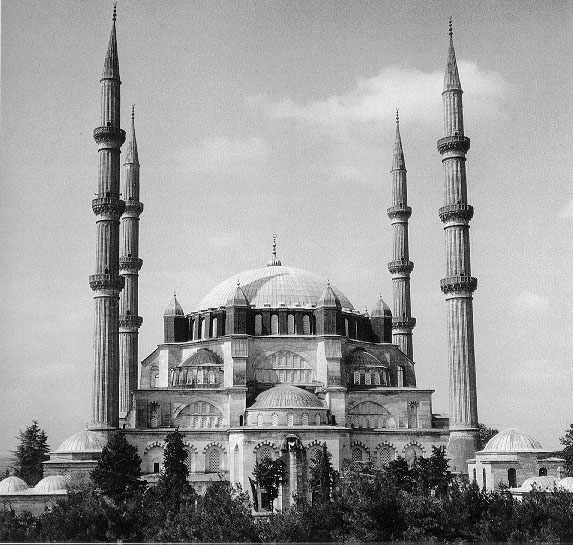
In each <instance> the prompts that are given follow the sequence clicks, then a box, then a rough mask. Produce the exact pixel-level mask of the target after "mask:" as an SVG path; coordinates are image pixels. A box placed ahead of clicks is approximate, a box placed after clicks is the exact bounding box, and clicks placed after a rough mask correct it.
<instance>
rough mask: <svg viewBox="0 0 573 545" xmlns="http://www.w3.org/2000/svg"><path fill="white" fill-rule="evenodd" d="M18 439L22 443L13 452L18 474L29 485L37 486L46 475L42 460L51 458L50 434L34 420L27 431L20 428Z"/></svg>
mask: <svg viewBox="0 0 573 545" xmlns="http://www.w3.org/2000/svg"><path fill="white" fill-rule="evenodd" d="M17 439H18V440H19V441H20V444H19V445H18V447H17V448H16V450H15V451H14V452H13V454H14V469H15V471H16V475H17V476H18V477H20V478H21V479H23V480H24V481H26V482H27V483H28V485H30V486H35V485H36V484H38V482H39V481H40V480H41V479H42V477H43V476H44V468H43V466H42V462H45V461H46V460H47V459H48V458H49V457H48V452H50V447H49V446H48V436H47V435H46V432H45V431H44V430H42V429H41V428H40V427H39V426H38V421H37V420H34V421H33V422H32V425H31V426H28V427H27V428H26V430H25V431H22V430H20V436H19V437H18V438H17Z"/></svg>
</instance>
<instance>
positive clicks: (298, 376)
mask: <svg viewBox="0 0 573 545" xmlns="http://www.w3.org/2000/svg"><path fill="white" fill-rule="evenodd" d="M255 380H256V381H257V382H262V383H264V384H276V383H277V382H306V383H312V382H314V380H315V379H314V371H313V370H312V369H279V370H274V369H257V370H256V371H255Z"/></svg>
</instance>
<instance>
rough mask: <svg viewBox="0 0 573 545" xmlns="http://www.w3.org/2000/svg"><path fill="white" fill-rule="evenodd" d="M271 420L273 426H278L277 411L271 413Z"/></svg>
mask: <svg viewBox="0 0 573 545" xmlns="http://www.w3.org/2000/svg"><path fill="white" fill-rule="evenodd" d="M271 421H272V423H273V426H278V425H279V415H278V414H277V413H273V414H272V416H271Z"/></svg>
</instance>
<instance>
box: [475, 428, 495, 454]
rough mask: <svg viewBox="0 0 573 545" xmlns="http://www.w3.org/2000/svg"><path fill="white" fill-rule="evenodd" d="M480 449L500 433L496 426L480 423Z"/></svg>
mask: <svg viewBox="0 0 573 545" xmlns="http://www.w3.org/2000/svg"><path fill="white" fill-rule="evenodd" d="M478 428H479V443H480V447H479V448H480V450H481V449H483V448H485V446H486V444H487V442H488V441H489V440H490V439H491V438H492V437H493V436H494V435H497V434H498V433H499V430H496V429H495V428H488V427H487V426H486V425H485V424H478Z"/></svg>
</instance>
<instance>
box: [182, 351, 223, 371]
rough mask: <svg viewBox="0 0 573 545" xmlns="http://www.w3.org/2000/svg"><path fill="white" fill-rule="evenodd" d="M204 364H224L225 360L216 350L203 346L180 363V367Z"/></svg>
mask: <svg viewBox="0 0 573 545" xmlns="http://www.w3.org/2000/svg"><path fill="white" fill-rule="evenodd" d="M202 365H218V366H221V365H223V361H222V360H221V358H220V357H219V356H217V354H215V352H211V350H207V349H206V348H201V349H200V350H197V352H195V354H193V355H192V356H191V357H190V358H188V359H186V360H185V361H184V362H182V363H180V364H179V367H196V366H202Z"/></svg>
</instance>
